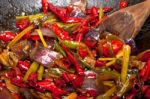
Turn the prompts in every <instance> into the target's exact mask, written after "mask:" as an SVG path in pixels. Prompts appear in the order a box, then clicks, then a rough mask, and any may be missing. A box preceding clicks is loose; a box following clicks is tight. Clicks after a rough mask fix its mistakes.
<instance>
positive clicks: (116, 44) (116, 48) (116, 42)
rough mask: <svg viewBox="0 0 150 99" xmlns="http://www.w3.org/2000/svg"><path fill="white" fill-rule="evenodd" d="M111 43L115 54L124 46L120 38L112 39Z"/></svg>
mask: <svg viewBox="0 0 150 99" xmlns="http://www.w3.org/2000/svg"><path fill="white" fill-rule="evenodd" d="M111 44H112V50H113V53H114V54H117V53H118V52H119V51H120V50H121V49H122V46H123V43H122V42H121V41H119V40H112V42H111Z"/></svg>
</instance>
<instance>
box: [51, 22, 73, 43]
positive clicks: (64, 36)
mask: <svg viewBox="0 0 150 99" xmlns="http://www.w3.org/2000/svg"><path fill="white" fill-rule="evenodd" d="M49 28H51V29H52V31H53V32H54V33H55V34H56V36H57V37H58V38H60V39H62V40H71V38H70V36H69V33H68V32H66V31H65V30H63V29H62V28H60V27H59V26H58V25H57V24H52V25H51V26H49Z"/></svg>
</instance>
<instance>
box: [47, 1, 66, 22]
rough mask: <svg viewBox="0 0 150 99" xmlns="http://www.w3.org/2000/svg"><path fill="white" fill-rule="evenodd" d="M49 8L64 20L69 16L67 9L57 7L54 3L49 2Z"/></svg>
mask: <svg viewBox="0 0 150 99" xmlns="http://www.w3.org/2000/svg"><path fill="white" fill-rule="evenodd" d="M48 8H49V10H50V11H52V12H53V13H54V14H55V15H56V16H57V17H58V18H60V19H61V20H62V21H64V22H65V21H66V18H67V17H68V13H67V9H65V8H59V7H56V6H54V5H53V4H52V3H49V4H48Z"/></svg>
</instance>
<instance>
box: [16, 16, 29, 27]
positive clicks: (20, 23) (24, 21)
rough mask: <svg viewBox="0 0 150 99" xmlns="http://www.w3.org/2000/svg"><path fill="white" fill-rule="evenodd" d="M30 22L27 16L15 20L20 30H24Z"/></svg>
mask: <svg viewBox="0 0 150 99" xmlns="http://www.w3.org/2000/svg"><path fill="white" fill-rule="evenodd" d="M29 24H30V20H29V19H28V18H24V19H20V20H18V21H17V22H16V27H17V28H19V29H20V30H24V29H25V28H26V27H28V26H29Z"/></svg>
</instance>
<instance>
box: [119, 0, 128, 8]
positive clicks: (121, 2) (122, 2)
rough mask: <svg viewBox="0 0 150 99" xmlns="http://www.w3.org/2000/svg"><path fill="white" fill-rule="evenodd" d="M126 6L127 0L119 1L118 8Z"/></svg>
mask: <svg viewBox="0 0 150 99" xmlns="http://www.w3.org/2000/svg"><path fill="white" fill-rule="evenodd" d="M127 6H128V2H127V1H120V3H119V7H120V9H123V8H125V7H127Z"/></svg>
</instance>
